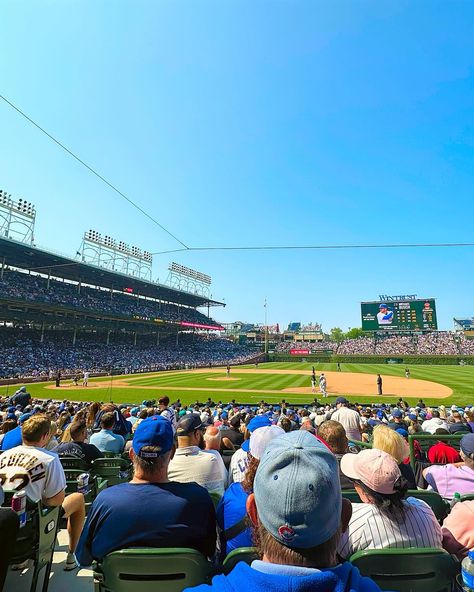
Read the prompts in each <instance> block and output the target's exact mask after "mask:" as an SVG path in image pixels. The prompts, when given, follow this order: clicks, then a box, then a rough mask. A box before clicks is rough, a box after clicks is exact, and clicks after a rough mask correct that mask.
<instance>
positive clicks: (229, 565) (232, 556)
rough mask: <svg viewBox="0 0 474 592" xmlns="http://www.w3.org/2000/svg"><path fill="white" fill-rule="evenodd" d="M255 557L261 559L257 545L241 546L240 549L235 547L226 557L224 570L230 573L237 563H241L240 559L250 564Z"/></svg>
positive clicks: (223, 565)
mask: <svg viewBox="0 0 474 592" xmlns="http://www.w3.org/2000/svg"><path fill="white" fill-rule="evenodd" d="M255 559H260V557H259V555H258V553H257V549H256V548H255V547H240V548H239V549H234V550H233V551H231V552H230V553H229V554H228V555H227V557H226V558H225V559H224V563H223V564H222V572H223V573H224V574H228V573H230V572H231V571H232V570H233V569H234V567H235V566H236V565H237V563H240V561H244V562H245V563H247V564H248V565H250V564H251V563H252V561H254V560H255Z"/></svg>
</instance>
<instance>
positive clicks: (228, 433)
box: [221, 428, 244, 446]
mask: <svg viewBox="0 0 474 592" xmlns="http://www.w3.org/2000/svg"><path fill="white" fill-rule="evenodd" d="M221 434H222V437H223V438H229V440H230V441H231V442H232V444H233V445H234V446H242V442H243V441H244V435H243V434H241V433H240V432H238V431H237V430H234V429H233V428H225V429H223V430H222V431H221Z"/></svg>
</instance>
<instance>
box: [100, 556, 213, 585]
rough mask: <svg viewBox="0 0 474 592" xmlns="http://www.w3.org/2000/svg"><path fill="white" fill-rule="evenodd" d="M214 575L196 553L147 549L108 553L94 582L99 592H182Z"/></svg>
mask: <svg viewBox="0 0 474 592" xmlns="http://www.w3.org/2000/svg"><path fill="white" fill-rule="evenodd" d="M211 575H212V564H211V563H210V562H209V561H208V560H207V559H206V558H205V557H204V556H203V555H202V554H201V553H199V552H198V551H196V550H194V549H186V548H170V549H146V548H144V549H123V550H121V551H114V552H113V553H109V555H107V556H106V557H105V558H104V560H103V561H102V563H101V564H100V565H98V566H97V569H96V571H95V572H94V580H95V584H96V586H95V590H96V592H181V591H182V590H184V589H185V588H188V587H192V586H197V585H198V584H203V583H206V582H208V581H209V580H210V577H211Z"/></svg>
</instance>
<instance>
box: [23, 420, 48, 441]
mask: <svg viewBox="0 0 474 592" xmlns="http://www.w3.org/2000/svg"><path fill="white" fill-rule="evenodd" d="M50 431H51V420H50V419H49V417H48V416H47V415H33V417H30V418H29V419H27V420H26V421H25V422H24V423H23V425H22V426H21V435H22V438H23V440H24V441H25V442H31V443H35V442H39V441H40V440H41V438H42V437H43V436H45V435H46V434H49V432H50Z"/></svg>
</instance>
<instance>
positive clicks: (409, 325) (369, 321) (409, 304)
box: [361, 298, 438, 331]
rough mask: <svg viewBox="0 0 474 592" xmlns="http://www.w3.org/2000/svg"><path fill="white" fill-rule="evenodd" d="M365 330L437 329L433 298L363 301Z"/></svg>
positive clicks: (363, 327) (362, 309)
mask: <svg viewBox="0 0 474 592" xmlns="http://www.w3.org/2000/svg"><path fill="white" fill-rule="evenodd" d="M361 315H362V330H363V331H428V330H437V329H438V322H437V320H436V305H435V301H434V299H433V298H426V299H416V300H414V299H413V300H393V301H392V300H388V301H385V300H384V301H382V300H379V301H378V302H362V303H361Z"/></svg>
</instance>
